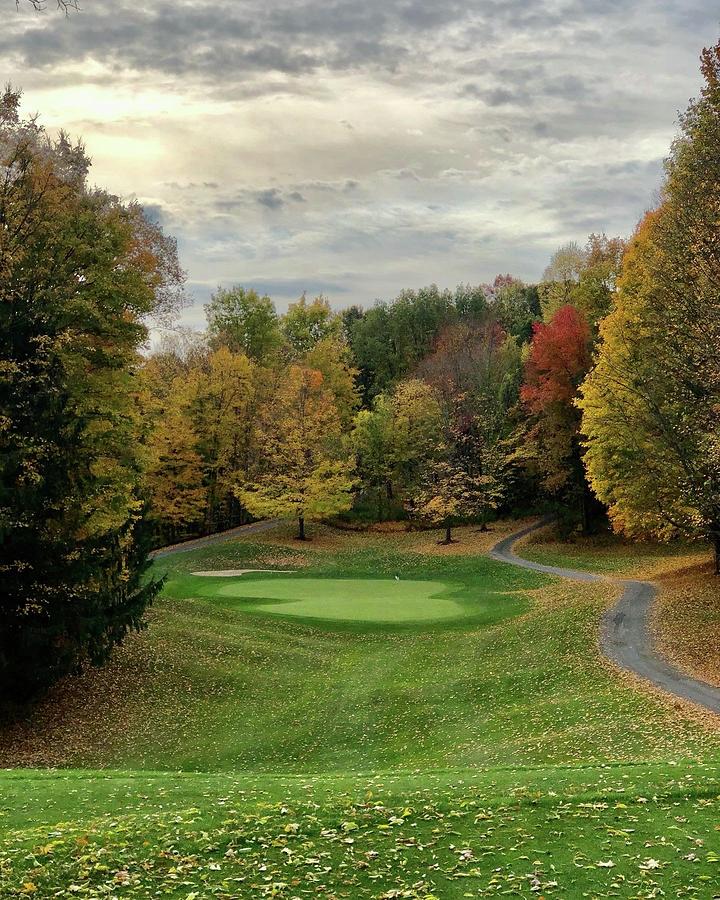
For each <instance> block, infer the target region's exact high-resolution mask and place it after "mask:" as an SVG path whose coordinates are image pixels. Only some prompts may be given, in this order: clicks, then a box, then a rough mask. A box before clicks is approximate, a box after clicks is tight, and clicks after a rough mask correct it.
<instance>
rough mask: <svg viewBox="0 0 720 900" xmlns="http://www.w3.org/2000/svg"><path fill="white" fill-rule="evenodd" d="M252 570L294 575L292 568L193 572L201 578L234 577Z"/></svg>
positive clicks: (247, 573)
mask: <svg viewBox="0 0 720 900" xmlns="http://www.w3.org/2000/svg"><path fill="white" fill-rule="evenodd" d="M253 572H271V573H273V572H277V573H278V575H294V574H295V573H294V571H293V570H292V569H218V570H217V571H215V572H193V573H192V574H193V575H201V576H202V577H203V578H236V577H237V576H238V575H251V574H252V573H253Z"/></svg>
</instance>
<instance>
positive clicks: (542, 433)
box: [518, 305, 591, 530]
mask: <svg viewBox="0 0 720 900" xmlns="http://www.w3.org/2000/svg"><path fill="white" fill-rule="evenodd" d="M590 342H591V332H590V326H589V325H588V323H587V320H586V319H585V318H584V316H583V315H582V314H581V313H580V312H578V310H576V309H575V307H574V306H570V305H568V306H563V307H561V308H560V309H559V310H558V311H557V312H556V313H555V315H554V316H553V317H552V319H551V320H550V322H548V323H547V324H542V323H538V324H536V325H535V327H534V332H533V341H532V345H531V346H530V350H529V354H528V357H527V359H526V362H525V378H524V383H523V386H522V389H521V399H522V402H523V405H524V407H525V410H526V412H527V416H528V421H527V425H526V426H525V430H524V434H523V436H522V439H521V440H520V446H519V450H518V455H519V456H520V458H521V459H522V460H523V461H524V462H525V464H526V465H528V466H529V467H530V468H531V469H532V470H535V471H537V472H538V473H539V475H540V477H541V479H542V485H543V487H544V489H545V491H546V493H547V494H548V495H549V496H551V497H555V498H557V499H559V500H561V501H562V502H564V503H566V504H568V505H569V506H570V507H571V508H576V509H577V510H578V512H579V515H580V519H581V521H582V525H583V529H584V530H587V527H588V508H589V501H590V497H589V494H588V487H587V483H586V479H585V473H584V468H583V462H582V437H581V434H580V419H581V416H580V411H579V410H578V409H577V407H576V405H575V401H576V398H577V396H578V388H579V386H580V384H581V383H582V380H583V378H584V377H585V375H586V374H587V371H588V369H589V367H590V359H591V357H590Z"/></svg>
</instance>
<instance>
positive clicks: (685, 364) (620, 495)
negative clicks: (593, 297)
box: [582, 44, 720, 572]
mask: <svg viewBox="0 0 720 900" xmlns="http://www.w3.org/2000/svg"><path fill="white" fill-rule="evenodd" d="M702 74H703V78H704V84H703V88H702V92H701V95H700V97H699V98H698V99H697V100H695V101H693V102H692V103H691V104H690V107H689V109H688V111H687V112H686V113H685V115H684V116H683V117H682V119H681V126H682V134H681V136H680V138H679V139H678V140H677V142H676V143H675V145H674V147H673V150H672V154H671V156H670V159H669V161H668V163H667V176H666V182H665V186H664V190H663V202H662V204H661V205H660V207H659V209H657V210H656V211H655V212H654V213H652V214H650V215H649V216H647V217H646V218H645V219H644V220H643V222H642V223H641V225H640V227H639V229H638V231H637V233H636V235H635V238H634V240H633V242H632V245H631V247H630V250H629V251H628V253H627V254H626V256H625V260H624V264H623V271H622V276H621V279H620V286H619V294H618V299H617V302H616V306H615V309H614V310H613V312H612V313H611V314H610V316H609V317H608V318H607V319H606V320H605V322H604V323H603V325H602V343H601V347H600V353H599V358H598V363H597V366H596V367H595V369H594V370H593V372H592V374H591V375H590V377H589V378H588V380H587V382H586V384H585V386H584V388H583V400H582V408H583V412H584V417H583V423H584V424H583V428H584V429H585V431H586V434H587V448H588V449H587V454H586V459H587V464H588V471H589V475H590V479H591V482H592V485H593V487H594V489H595V490H596V492H597V493H598V495H599V496H600V497H601V498H602V499H603V500H605V502H606V503H607V504H608V505H609V508H610V516H611V518H612V521H613V523H614V525H615V527H616V528H617V529H618V530H622V531H625V532H627V533H630V534H638V533H641V534H642V533H646V534H648V533H649V534H655V535H658V536H661V537H662V536H665V537H666V536H668V535H670V534H673V533H676V532H682V533H685V534H688V535H692V536H703V537H706V538H708V539H709V540H710V541H711V542H712V544H713V545H714V547H715V559H716V571H719V572H720V426H719V424H718V423H719V422H720V420H719V419H718V410H720V362H719V361H718V347H720V249H719V248H718V241H717V233H718V232H717V208H718V198H720V44H717V45H715V46H714V47H712V48H710V49H706V50H705V51H704V52H703V55H702Z"/></svg>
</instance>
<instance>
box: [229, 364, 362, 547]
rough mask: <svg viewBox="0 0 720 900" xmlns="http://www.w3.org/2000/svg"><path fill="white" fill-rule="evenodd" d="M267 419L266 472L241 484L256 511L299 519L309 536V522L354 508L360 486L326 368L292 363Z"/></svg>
mask: <svg viewBox="0 0 720 900" xmlns="http://www.w3.org/2000/svg"><path fill="white" fill-rule="evenodd" d="M262 420H263V421H262V423H261V428H262V431H263V434H262V437H261V446H262V453H261V458H260V460H259V465H260V472H259V473H258V474H257V475H256V476H255V477H253V478H248V479H247V480H245V481H244V482H243V483H240V484H239V485H238V486H237V488H236V494H237V497H238V499H239V500H240V502H241V503H242V504H243V505H244V506H245V507H246V508H247V509H248V510H249V512H250V513H251V514H252V515H254V516H258V517H264V516H273V517H278V518H292V519H295V520H296V521H297V524H298V538H299V539H300V540H305V539H306V535H305V523H306V521H317V520H319V519H323V518H326V517H327V516H332V515H337V514H338V513H341V512H345V511H347V510H348V509H350V507H351V506H352V499H353V490H354V487H355V482H354V479H353V470H354V462H353V461H352V460H351V459H348V456H347V453H346V452H345V451H344V448H343V443H342V435H341V429H340V420H339V416H338V411H337V407H336V405H335V402H334V398H333V395H332V392H331V391H330V390H329V389H328V388H327V387H326V385H325V383H324V379H323V376H322V373H321V372H318V371H317V370H315V369H309V368H306V367H303V366H291V367H290V369H289V370H288V373H287V378H286V380H285V383H284V384H283V385H282V386H281V387H280V389H279V391H278V393H277V394H276V395H275V397H274V398H273V402H272V403H270V404H268V405H267V407H266V408H265V409H264V410H263V412H262Z"/></svg>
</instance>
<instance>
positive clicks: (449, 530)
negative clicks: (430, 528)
mask: <svg viewBox="0 0 720 900" xmlns="http://www.w3.org/2000/svg"><path fill="white" fill-rule="evenodd" d="M443 544H452V525H446V526H445V540H444V541H443Z"/></svg>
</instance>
